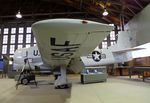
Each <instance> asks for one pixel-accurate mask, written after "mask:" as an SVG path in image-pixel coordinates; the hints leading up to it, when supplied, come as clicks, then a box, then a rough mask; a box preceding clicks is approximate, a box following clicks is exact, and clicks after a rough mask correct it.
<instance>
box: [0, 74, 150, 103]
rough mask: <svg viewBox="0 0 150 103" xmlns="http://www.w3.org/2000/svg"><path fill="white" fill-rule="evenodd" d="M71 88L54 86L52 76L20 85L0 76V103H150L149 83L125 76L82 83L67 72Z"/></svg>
mask: <svg viewBox="0 0 150 103" xmlns="http://www.w3.org/2000/svg"><path fill="white" fill-rule="evenodd" d="M68 78H69V81H70V82H71V81H72V88H70V89H54V86H53V85H52V82H53V77H51V76H50V77H38V78H37V81H38V87H36V86H35V85H27V86H22V85H20V86H19V88H18V89H17V90H16V88H15V83H16V82H15V81H14V80H13V79H0V93H1V94H0V103H66V102H67V103H150V96H149V93H150V82H149V81H147V82H145V83H144V82H142V80H139V79H136V77H135V78H133V79H132V80H130V79H128V77H121V78H120V77H110V78H108V81H107V82H102V83H93V84H84V85H83V84H81V83H80V76H79V75H69V76H68Z"/></svg>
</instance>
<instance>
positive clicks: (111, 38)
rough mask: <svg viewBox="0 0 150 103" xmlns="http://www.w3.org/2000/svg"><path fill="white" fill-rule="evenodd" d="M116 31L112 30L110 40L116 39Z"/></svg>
mask: <svg viewBox="0 0 150 103" xmlns="http://www.w3.org/2000/svg"><path fill="white" fill-rule="evenodd" d="M115 39H116V38H115V32H114V31H111V32H110V40H115Z"/></svg>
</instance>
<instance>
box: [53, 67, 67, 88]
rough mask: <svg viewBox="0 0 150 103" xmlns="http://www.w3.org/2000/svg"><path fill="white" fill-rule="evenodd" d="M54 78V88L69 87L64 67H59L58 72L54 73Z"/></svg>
mask: <svg viewBox="0 0 150 103" xmlns="http://www.w3.org/2000/svg"><path fill="white" fill-rule="evenodd" d="M55 77H56V80H55V83H54V86H55V89H66V88H69V87H70V86H69V84H68V82H67V77H66V68H63V67H61V68H60V74H59V75H58V74H56V75H55Z"/></svg>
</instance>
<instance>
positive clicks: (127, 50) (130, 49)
mask: <svg viewBox="0 0 150 103" xmlns="http://www.w3.org/2000/svg"><path fill="white" fill-rule="evenodd" d="M142 49H145V48H127V49H122V50H118V51H113V52H112V53H118V54H120V53H125V52H131V51H136V50H142Z"/></svg>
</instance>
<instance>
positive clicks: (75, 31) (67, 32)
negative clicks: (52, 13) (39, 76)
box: [32, 19, 113, 67]
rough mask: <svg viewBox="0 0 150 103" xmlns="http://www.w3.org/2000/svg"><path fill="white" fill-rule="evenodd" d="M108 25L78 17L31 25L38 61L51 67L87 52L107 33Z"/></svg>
mask: <svg viewBox="0 0 150 103" xmlns="http://www.w3.org/2000/svg"><path fill="white" fill-rule="evenodd" d="M112 29H113V27H112V26H109V25H106V24H102V23H97V22H93V21H88V20H80V19H49V20H43V21H39V22H36V23H34V24H33V25H32V30H33V34H34V36H35V38H36V41H37V46H38V49H39V51H40V54H41V57H42V60H43V62H44V63H45V64H47V65H50V66H51V67H56V66H67V65H68V64H69V62H70V60H73V59H75V58H79V57H80V56H83V55H88V54H89V53H91V52H92V50H93V49H94V48H95V47H96V46H97V45H98V44H99V43H100V42H102V40H103V39H104V38H105V37H106V36H107V35H108V34H109V32H110V31H111V30H112Z"/></svg>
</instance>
